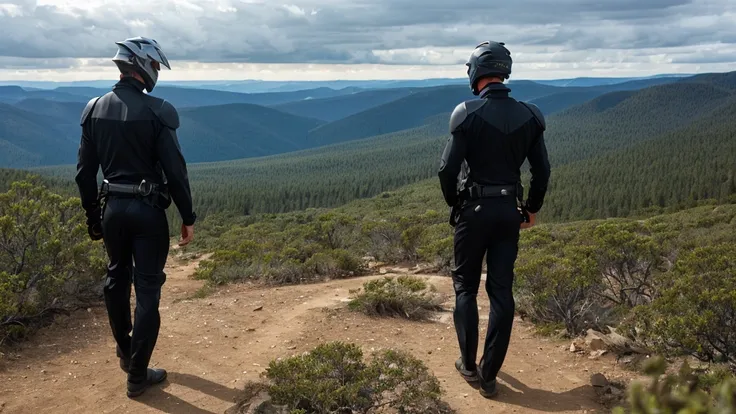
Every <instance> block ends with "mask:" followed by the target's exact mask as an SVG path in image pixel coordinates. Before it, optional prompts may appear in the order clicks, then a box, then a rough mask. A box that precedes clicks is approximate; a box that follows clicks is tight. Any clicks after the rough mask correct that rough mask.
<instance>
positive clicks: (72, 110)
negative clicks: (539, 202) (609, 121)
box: [0, 80, 658, 167]
mask: <svg viewBox="0 0 736 414" xmlns="http://www.w3.org/2000/svg"><path fill="white" fill-rule="evenodd" d="M654 81H657V82H658V80H654ZM646 82H652V81H650V80H645V81H633V82H624V83H621V84H617V85H612V86H606V87H604V89H601V88H600V87H595V88H560V87H554V86H548V85H540V84H537V83H534V82H528V81H516V82H514V83H513V88H514V89H513V93H512V94H513V96H515V97H517V98H519V99H525V100H532V101H533V102H535V103H538V104H539V105H540V107H541V108H542V109H543V110H544V111H546V112H547V113H548V115H551V114H553V113H554V112H555V111H561V110H564V109H565V108H567V107H570V106H572V105H575V104H578V103H580V102H581V101H585V100H587V99H588V98H590V97H594V96H598V95H600V94H601V93H602V92H601V91H602V90H605V88H615V89H617V90H618V89H626V88H640V87H642V86H644V85H646ZM5 91H6V95H5V96H6V97H9V96H12V100H13V102H14V105H15V106H16V107H17V108H19V109H22V110H24V111H26V112H30V113H35V114H38V115H39V116H41V117H42V118H43V119H44V121H43V122H41V123H40V124H38V125H35V126H34V128H35V130H36V131H37V132H38V133H39V134H40V135H41V136H43V135H55V136H58V137H59V140H57V142H56V144H57V145H45V146H36V147H33V148H35V149H31V147H28V146H27V145H25V144H24V145H20V144H19V143H20V142H23V141H25V138H23V137H22V134H23V133H24V132H23V131H19V132H18V133H17V134H16V133H15V132H14V131H15V129H13V128H6V129H5V130H4V131H5V134H6V135H2V136H0V139H2V140H4V141H6V142H5V143H3V144H2V145H3V147H4V148H6V151H5V152H7V153H8V154H9V153H11V152H12V153H13V154H16V155H17V156H14V157H10V158H12V163H10V161H6V160H7V159H8V156H6V157H4V158H3V159H2V160H1V161H2V162H3V163H2V164H0V166H5V167H11V166H12V167H24V166H35V165H49V164H51V163H73V162H74V160H75V156H76V145H77V144H76V141H77V140H78V135H79V127H78V125H76V122H77V120H78V119H79V114H80V113H81V110H82V108H83V106H84V104H85V103H86V101H87V99H88V97H90V96H94V95H99V94H102V93H104V92H105V90H104V89H99V88H91V87H60V88H57V89H55V90H51V91H48V90H42V91H26V90H23V89H22V88H18V87H6V88H5ZM352 92H354V89H351V88H346V89H344V90H340V91H335V90H332V89H328V88H322V89H313V90H305V91H297V92H288V93H265V94H240V93H232V92H223V91H213V90H206V89H192V88H179V87H171V86H169V87H161V88H158V89H157V90H156V94H157V95H159V96H162V97H164V98H166V99H168V100H170V101H171V102H173V103H174V104H175V105H177V107H178V108H179V111H180V112H181V116H182V117H183V120H182V128H181V129H180V131H179V133H180V135H181V137H182V140H183V143H184V144H183V145H184V147H185V148H187V149H190V150H191V151H192V153H193V154H194V156H193V157H194V158H193V160H196V161H202V162H212V161H221V160H229V159H237V158H248V157H256V156H264V155H271V154H278V153H284V152H289V151H295V150H300V149H305V148H313V147H317V146H322V145H329V144H333V143H339V142H344V141H350V140H354V139H361V138H368V137H371V136H375V135H381V134H386V133H391V132H396V131H401V130H404V129H409V128H414V127H418V126H421V125H422V124H423V122H424V121H425V119H426V118H427V117H431V116H433V115H436V114H446V115H447V114H449V112H450V111H451V109H452V108H453V107H454V106H455V105H456V104H457V102H460V101H462V100H465V99H468V98H469V97H472V95H471V94H470V92H469V91H468V90H467V87H465V86H464V85H449V86H440V87H430V88H397V89H381V90H372V91H364V92H358V93H352ZM325 94H326V95H330V94H342V95H340V96H332V97H327V98H319V96H324V95H325ZM313 96H314V97H317V98H316V99H311V98H312V97H313ZM302 98H310V99H302ZM74 99H77V100H76V101H74ZM286 99H292V100H296V101H291V102H286V103H284V102H281V101H282V100H286ZM249 101H258V102H260V103H261V104H269V105H271V104H274V103H276V104H274V105H273V106H272V107H271V109H270V111H269V110H266V109H263V107H260V106H259V107H256V104H253V103H248V102H249ZM213 102H218V104H217V105H209V104H211V103H213ZM223 102H224V103H223ZM177 103H178V104H177ZM195 103H196V104H197V105H198V106H188V105H194V104H195ZM232 105H244V106H242V107H240V108H238V107H235V106H232ZM365 108H369V109H365ZM364 109H365V110H364ZM199 111H202V113H207V114H208V115H207V116H206V117H202V116H198V115H197V113H198V112H199ZM256 114H264V115H256ZM265 114H272V115H274V116H273V117H269V116H267V115H265ZM259 116H265V117H266V118H264V119H266V120H265V121H263V122H261V121H260V120H259V119H257V118H258V117H259ZM294 116H296V118H294ZM241 118H242V119H241ZM305 118H307V119H305ZM39 119H40V118H39ZM277 119H278V120H277ZM323 120H326V122H325V121H323ZM330 121H332V122H330ZM0 122H11V121H10V120H5V121H3V120H0ZM306 131H309V133H308V134H307V133H306ZM69 140H71V141H74V142H75V143H74V144H73V145H69ZM62 143H63V144H64V145H61V144H62ZM11 144H12V145H11ZM60 145H61V146H60ZM36 151H38V152H36ZM45 152H49V153H53V154H46V153H45ZM63 154H66V155H67V156H66V158H64V157H63Z"/></svg>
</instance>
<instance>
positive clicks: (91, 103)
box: [79, 96, 100, 125]
mask: <svg viewBox="0 0 736 414" xmlns="http://www.w3.org/2000/svg"><path fill="white" fill-rule="evenodd" d="M99 99H100V97H99V96H98V97H96V98H92V99H90V100H89V102H87V106H85V107H84V110H82V118H81V119H80V120H79V125H84V123H85V122H87V118H89V116H90V115H91V114H92V110H93V109H94V108H95V105H96V104H97V101H98V100H99Z"/></svg>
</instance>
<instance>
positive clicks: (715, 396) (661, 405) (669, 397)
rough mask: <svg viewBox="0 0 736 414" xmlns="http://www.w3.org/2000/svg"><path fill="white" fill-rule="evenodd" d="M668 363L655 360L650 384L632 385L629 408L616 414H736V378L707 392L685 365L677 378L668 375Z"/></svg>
mask: <svg viewBox="0 0 736 414" xmlns="http://www.w3.org/2000/svg"><path fill="white" fill-rule="evenodd" d="M666 368H667V366H666V363H665V361H664V359H663V358H661V357H655V358H652V359H651V360H650V361H648V363H647V366H646V367H645V372H646V373H647V375H648V376H649V377H650V378H651V383H650V384H649V385H648V386H645V385H644V384H641V383H638V382H637V383H634V384H632V385H631V387H630V389H629V392H628V395H627V400H628V401H627V404H625V405H624V406H621V407H616V408H615V409H614V410H613V413H614V414H627V413H631V414H734V413H736V378H734V377H728V378H725V379H724V380H722V381H721V382H720V383H719V384H718V385H715V386H713V387H712V389H711V390H710V392H707V391H706V390H705V389H704V388H703V387H701V384H700V382H699V377H698V376H697V375H696V374H695V373H694V372H693V371H692V370H691V369H690V367H689V366H688V365H687V364H686V363H684V364H683V365H682V367H681V368H680V370H679V372H678V373H677V374H665V372H666Z"/></svg>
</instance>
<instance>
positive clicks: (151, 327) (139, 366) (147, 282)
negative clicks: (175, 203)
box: [102, 197, 169, 383]
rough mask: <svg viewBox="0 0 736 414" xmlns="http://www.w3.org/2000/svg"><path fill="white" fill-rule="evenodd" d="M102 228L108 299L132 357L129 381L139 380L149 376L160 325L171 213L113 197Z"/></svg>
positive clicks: (122, 353)
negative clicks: (132, 297) (132, 299)
mask: <svg viewBox="0 0 736 414" xmlns="http://www.w3.org/2000/svg"><path fill="white" fill-rule="evenodd" d="M102 228H103V232H104V238H105V239H104V241H105V247H106V249H107V254H108V257H109V259H110V264H109V265H108V271H107V281H106V284H105V289H104V292H105V304H106V306H107V313H108V317H109V319H110V326H111V327H112V333H113V336H114V337H115V341H116V342H117V355H118V357H120V358H125V359H130V366H129V370H130V372H129V374H128V381H130V382H132V383H140V382H142V381H143V380H145V378H146V373H147V368H148V363H149V361H150V359H151V354H152V353H153V349H154V347H155V345H156V340H157V339H158V332H159V326H160V324H161V321H160V316H159V311H158V307H159V300H160V298H161V287H162V286H163V284H164V282H165V280H166V274H165V273H164V266H165V265H166V257H167V255H168V253H169V228H168V222H167V220H166V212H165V211H164V210H161V209H158V208H155V207H152V206H150V205H148V204H146V203H144V202H143V201H141V200H137V199H134V198H113V197H111V198H110V199H109V200H108V202H107V205H106V207H105V214H104V216H103V219H102ZM131 284H133V285H134V286H135V295H136V303H135V325H133V324H132V321H131V313H130V294H131ZM131 331H132V332H131Z"/></svg>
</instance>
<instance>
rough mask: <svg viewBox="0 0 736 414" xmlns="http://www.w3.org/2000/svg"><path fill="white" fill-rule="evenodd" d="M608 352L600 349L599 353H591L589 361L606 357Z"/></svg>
mask: <svg viewBox="0 0 736 414" xmlns="http://www.w3.org/2000/svg"><path fill="white" fill-rule="evenodd" d="M607 352H608V351H606V350H605V349H599V350H597V351H593V352H591V353H590V356H589V357H588V358H589V359H598V358H600V357H602V356H603V355H605V354H606V353H607Z"/></svg>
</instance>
